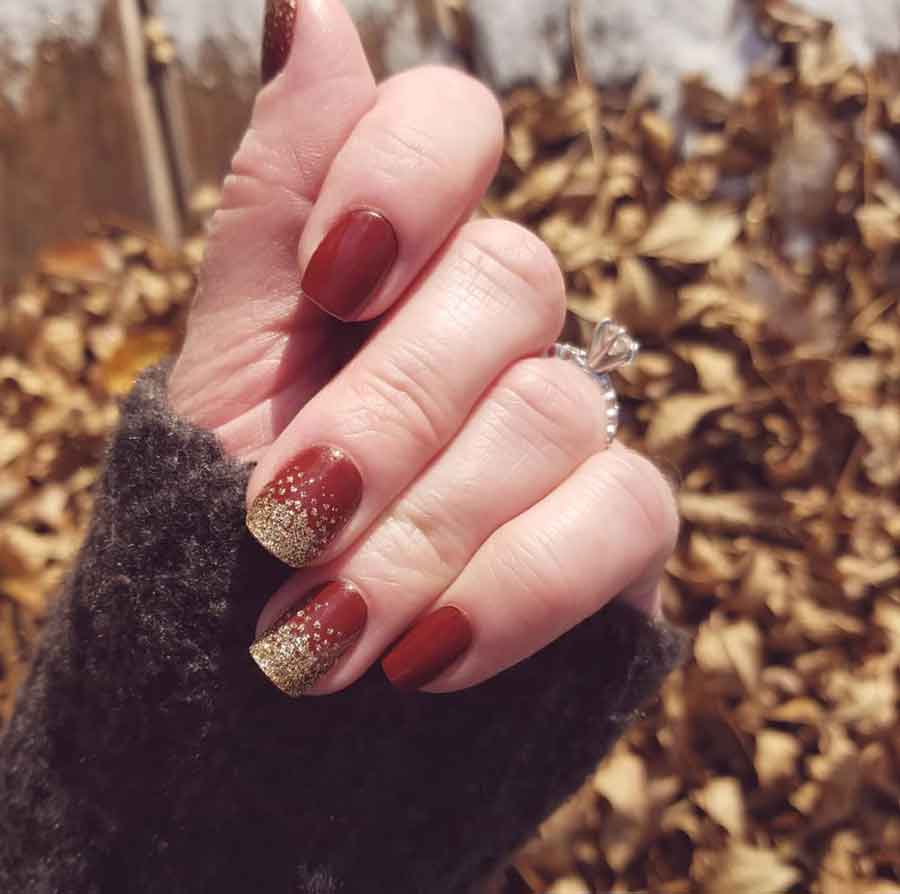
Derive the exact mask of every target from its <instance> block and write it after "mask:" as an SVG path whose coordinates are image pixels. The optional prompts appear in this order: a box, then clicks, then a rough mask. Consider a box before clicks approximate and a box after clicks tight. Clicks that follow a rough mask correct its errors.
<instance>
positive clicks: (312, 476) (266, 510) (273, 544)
mask: <svg viewBox="0 0 900 894" xmlns="http://www.w3.org/2000/svg"><path fill="white" fill-rule="evenodd" d="M361 498H362V478H361V477H360V474H359V470H358V469H357V468H356V466H355V465H354V464H353V461H352V460H351V459H350V457H348V456H347V454H346V453H344V451H343V450H338V449H337V448H336V447H311V448H310V449H309V450H305V451H304V452H303V453H301V454H300V455H299V456H298V457H297V458H296V459H295V460H294V461H293V462H292V463H290V465H288V466H286V467H285V468H284V469H282V470H281V472H280V473H279V474H278V476H277V477H276V478H275V479H274V480H273V481H272V482H271V483H269V484H268V485H266V487H265V488H264V490H263V491H262V493H260V495H259V496H258V497H257V498H256V499H255V500H254V501H253V505H252V506H251V507H250V511H249V512H248V513H247V527H248V528H249V529H250V533H251V534H253V536H254V537H255V538H256V539H257V540H258V541H259V542H260V543H261V544H262V545H263V546H264V547H265V548H266V549H267V550H269V552H271V553H272V554H273V555H275V556H277V557H278V558H279V559H281V561H282V562H285V563H286V564H288V565H290V566H291V567H292V568H304V567H305V566H306V565H309V563H310V562H313V561H315V559H317V558H318V557H319V556H320V555H321V554H322V553H323V552H324V551H325V550H326V549H327V548H328V545H329V544H330V543H331V541H332V540H334V538H335V537H336V536H337V535H338V533H339V532H340V531H341V529H342V528H343V527H344V525H346V524H347V522H348V521H349V520H350V518H351V516H352V515H353V513H354V512H355V511H356V507H357V506H359V501H360V499H361Z"/></svg>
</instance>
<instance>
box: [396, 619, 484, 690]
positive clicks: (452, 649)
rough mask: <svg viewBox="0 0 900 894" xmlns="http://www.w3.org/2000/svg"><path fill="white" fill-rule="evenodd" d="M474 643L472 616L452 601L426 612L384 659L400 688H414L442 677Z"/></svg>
mask: <svg viewBox="0 0 900 894" xmlns="http://www.w3.org/2000/svg"><path fill="white" fill-rule="evenodd" d="M471 643H472V626H471V624H469V619H468V618H467V617H466V616H465V615H464V614H463V613H462V612H461V611H460V610H459V609H458V608H455V607H454V606H452V605H445V606H444V607H443V608H439V609H438V610H437V611H435V612H432V613H431V614H430V615H426V616H425V617H424V618H422V620H421V621H419V622H418V624H416V625H415V626H414V627H413V628H412V629H411V630H408V631H407V632H406V634H405V635H404V636H403V638H402V639H401V640H400V642H398V643H397V644H396V645H395V646H394V648H393V649H391V651H390V652H388V654H387V655H385V657H384V658H383V659H382V660H381V667H382V669H383V670H384V672H385V674H386V675H387V678H388V679H389V680H390V681H391V683H393V685H394V686H396V687H397V688H398V689H403V690H412V689H419V688H421V687H422V686H425V685H427V684H428V683H430V682H431V681H432V680H435V679H436V678H437V677H439V676H440V675H441V674H442V673H443V672H444V671H445V670H447V668H448V667H450V665H451V664H453V662H454V661H456V659H457V658H459V657H460V655H462V654H463V652H465V651H466V649H468V648H469V646H470V645H471Z"/></svg>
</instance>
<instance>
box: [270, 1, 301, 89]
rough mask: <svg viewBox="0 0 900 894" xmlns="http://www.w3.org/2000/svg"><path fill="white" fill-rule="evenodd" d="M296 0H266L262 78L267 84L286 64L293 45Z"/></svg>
mask: <svg viewBox="0 0 900 894" xmlns="http://www.w3.org/2000/svg"><path fill="white" fill-rule="evenodd" d="M297 3H298V0H266V22H265V25H264V27H263V52H262V80H263V84H268V83H269V81H271V80H272V78H274V77H275V76H276V75H278V74H279V73H280V72H281V70H282V69H283V68H284V66H285V65H287V61H288V58H289V57H290V55H291V47H292V46H293V45H294V27H295V25H296V22H297Z"/></svg>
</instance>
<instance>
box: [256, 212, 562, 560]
mask: <svg viewBox="0 0 900 894" xmlns="http://www.w3.org/2000/svg"><path fill="white" fill-rule="evenodd" d="M564 315H565V294H564V285H563V280H562V274H561V273H560V270H559V267H558V266H557V264H556V261H555V260H554V259H553V255H552V254H551V252H550V250H549V249H548V248H547V247H546V246H545V245H544V243H543V242H541V241H540V240H539V239H538V238H537V237H536V236H534V235H532V234H531V233H529V232H528V231H527V230H525V229H523V228H521V227H518V226H517V225H515V224H511V223H508V222H505V221H490V220H482V221H475V222H471V223H469V224H466V225H465V226H464V227H463V228H462V229H461V230H460V231H459V232H458V233H457V235H456V237H455V238H454V239H453V240H452V241H451V243H450V244H449V246H448V248H447V250H446V251H445V252H444V253H443V255H442V256H441V257H440V258H439V259H438V261H437V262H436V264H435V266H434V268H433V269H432V270H431V271H429V272H428V274H427V275H426V276H425V277H423V278H422V280H421V282H420V284H419V286H418V288H417V289H416V290H415V291H414V292H413V294H412V295H410V296H409V298H408V299H407V300H406V301H405V302H403V303H402V304H401V305H400V306H399V307H398V308H397V309H396V310H395V311H394V312H392V314H391V315H390V316H389V317H388V318H387V319H386V320H385V321H384V323H383V324H382V325H381V326H380V328H379V329H378V331H377V332H376V333H375V334H374V335H373V337H372V338H371V339H370V341H369V342H368V343H367V344H366V345H365V346H364V347H363V348H362V349H361V350H360V352H359V353H358V354H357V355H356V356H355V357H354V358H353V360H352V361H351V362H350V363H349V364H348V365H347V366H346V367H345V368H344V369H343V370H342V371H341V373H340V374H339V375H338V376H337V377H336V378H335V379H334V380H332V381H331V382H330V383H329V384H328V385H326V386H325V387H324V388H323V389H322V390H321V391H320V392H319V393H318V394H317V395H316V397H314V398H313V399H312V400H311V401H310V402H309V403H308V404H307V405H306V406H305V407H304V408H303V409H302V410H301V411H300V413H299V414H298V415H297V416H296V418H295V419H294V420H293V421H292V422H291V424H290V425H289V426H288V427H287V429H286V430H285V431H284V432H283V433H282V434H281V436H280V437H279V438H278V439H277V440H276V442H275V443H274V444H273V445H272V447H271V448H270V450H269V451H268V452H267V453H266V455H265V456H264V458H263V459H262V461H261V462H260V464H259V465H258V466H257V468H256V470H255V472H254V474H253V476H252V478H251V481H250V485H249V487H248V501H249V507H250V508H249V512H248V517H247V524H248V527H249V528H250V530H251V532H252V533H253V534H254V535H255V536H256V538H257V539H258V540H259V541H260V542H261V543H262V544H263V546H265V547H266V548H267V549H269V550H270V552H272V553H273V554H274V555H276V556H277V557H278V558H280V559H282V561H284V562H286V563H287V564H289V565H291V566H292V567H294V568H303V567H306V566H307V565H310V564H312V563H314V562H320V561H322V560H324V559H327V558H330V557H333V556H334V555H337V554H338V553H340V552H341V551H343V550H344V549H346V548H347V547H348V546H349V545H350V544H351V543H353V542H354V541H355V540H356V539H357V538H358V537H359V536H360V534H362V532H363V531H365V530H366V529H367V528H368V527H369V526H370V525H371V524H372V522H373V521H374V519H375V518H377V517H378V516H379V515H380V514H381V513H382V512H383V511H384V509H385V508H386V507H387V506H388V505H389V504H390V503H391V502H392V501H393V500H394V498H395V497H396V496H397V495H398V494H399V493H400V492H401V491H403V490H404V489H405V488H406V487H407V486H408V485H409V483H410V482H411V481H412V480H413V479H414V478H416V477H417V476H418V475H419V473H420V472H421V471H422V470H423V469H424V468H425V466H427V465H428V464H429V463H430V462H431V461H432V459H433V458H434V457H435V456H436V455H437V454H438V453H439V452H440V450H441V449H442V448H443V447H444V446H445V445H446V444H447V443H448V442H449V441H450V439H451V438H452V437H453V435H454V434H455V433H456V432H457V430H458V429H459V428H460V426H461V425H462V424H463V422H464V421H465V419H466V417H467V416H468V414H469V412H470V411H471V409H472V407H473V406H474V405H475V403H476V402H477V401H478V400H479V398H480V397H481V395H482V394H483V393H484V392H485V391H486V390H487V388H488V387H489V386H490V384H491V383H492V382H493V381H494V380H495V379H496V378H497V377H498V376H499V375H500V374H501V373H502V372H503V371H504V370H505V369H506V368H507V367H508V366H510V365H511V364H512V363H513V362H515V361H516V360H518V359H520V358H522V357H525V356H528V355H533V354H538V353H541V352H542V351H543V350H545V349H546V347H547V346H548V345H549V344H550V343H551V342H552V341H553V339H554V338H555V336H556V334H557V333H558V332H559V329H560V327H561V325H562V321H563V318H564Z"/></svg>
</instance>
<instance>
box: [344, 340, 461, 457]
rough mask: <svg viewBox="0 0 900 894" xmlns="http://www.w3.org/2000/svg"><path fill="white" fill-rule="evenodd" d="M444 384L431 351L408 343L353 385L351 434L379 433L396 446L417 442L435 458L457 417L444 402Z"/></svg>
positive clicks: (348, 420) (347, 423)
mask: <svg viewBox="0 0 900 894" xmlns="http://www.w3.org/2000/svg"><path fill="white" fill-rule="evenodd" d="M440 381H441V379H440V376H439V371H437V370H435V369H434V368H433V366H432V361H431V360H430V359H429V354H428V352H427V351H425V350H421V349H419V348H416V347H415V346H412V345H408V346H407V347H406V348H405V349H404V350H403V351H402V352H400V351H398V352H396V353H395V354H394V355H393V357H391V358H389V359H388V360H387V361H386V362H385V363H384V364H382V365H381V366H380V367H379V368H378V369H377V370H366V371H364V372H361V373H360V374H359V376H358V377H357V378H355V379H354V380H352V381H351V382H349V383H348V387H349V389H350V397H349V404H350V406H352V407H354V409H353V411H352V412H351V413H349V414H347V415H345V416H344V419H345V426H346V429H347V431H346V433H347V434H348V435H349V436H351V437H352V436H353V435H355V434H360V433H367V434H370V433H372V432H378V433H379V434H380V435H383V436H385V437H387V438H388V439H389V441H391V442H392V443H401V444H404V443H405V444H408V443H410V442H412V443H413V444H414V445H415V448H416V450H417V452H419V453H420V454H422V455H425V456H428V457H431V456H432V455H433V454H434V453H435V452H437V450H438V449H440V448H441V447H442V446H443V444H444V443H445V441H446V440H447V438H448V437H449V435H450V432H449V430H448V425H449V422H448V420H450V419H451V418H452V413H451V412H450V408H448V407H447V406H445V405H444V403H443V402H442V401H441V398H440V395H441V394H443V391H442V389H441V388H440V387H439V383H440ZM432 386H434V387H432Z"/></svg>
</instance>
